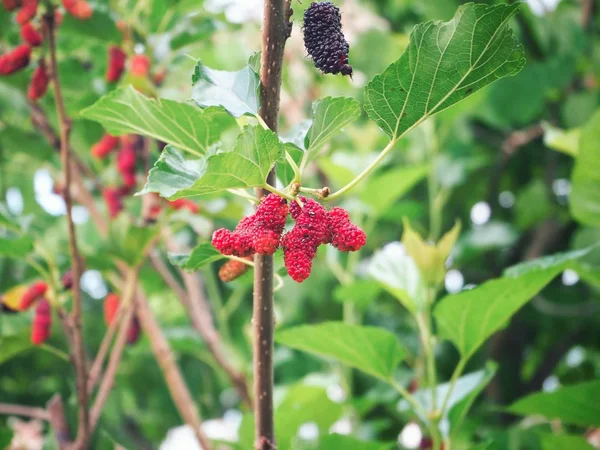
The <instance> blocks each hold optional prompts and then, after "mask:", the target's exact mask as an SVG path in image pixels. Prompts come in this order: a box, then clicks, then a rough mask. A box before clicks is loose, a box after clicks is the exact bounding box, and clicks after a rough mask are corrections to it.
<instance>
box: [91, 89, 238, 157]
mask: <svg viewBox="0 0 600 450" xmlns="http://www.w3.org/2000/svg"><path fill="white" fill-rule="evenodd" d="M81 115H82V116H83V117H85V118H87V119H90V120H95V121H97V122H100V123H101V124H102V126H104V128H106V131H108V132H109V133H110V134H112V135H115V136H121V135H125V134H130V133H133V134H141V135H144V136H149V137H152V138H155V139H158V140H160V141H163V142H166V143H167V144H171V145H174V146H176V147H177V148H179V149H181V150H184V151H186V152H189V153H192V154H193V155H196V156H201V155H203V154H204V153H206V152H207V151H208V148H209V147H210V146H211V145H212V144H214V143H215V142H217V141H218V140H219V138H220V136H221V134H222V133H223V132H224V131H225V130H227V129H230V128H232V127H235V126H236V122H235V120H234V119H233V118H232V117H231V116H229V114H227V113H226V112H225V111H224V110H222V109H219V108H208V109H205V110H200V109H198V108H196V107H195V106H193V105H190V104H187V103H178V102H174V101H172V100H166V99H152V98H148V97H146V96H144V95H143V94H140V93H139V92H137V91H136V90H135V89H133V88H132V87H131V86H129V87H127V88H122V89H116V90H114V91H112V92H111V93H110V94H108V95H106V96H104V97H102V98H101V99H100V100H98V101H97V102H96V103H95V104H93V105H92V106H90V107H89V108H86V109H84V110H83V111H81Z"/></svg>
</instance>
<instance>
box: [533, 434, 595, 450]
mask: <svg viewBox="0 0 600 450" xmlns="http://www.w3.org/2000/svg"><path fill="white" fill-rule="evenodd" d="M540 440H541V441H542V450H594V449H595V447H592V445H591V444H589V443H588V442H587V441H586V440H585V438H584V437H582V436H573V435H568V434H558V435H557V434H542V435H541V436H540Z"/></svg>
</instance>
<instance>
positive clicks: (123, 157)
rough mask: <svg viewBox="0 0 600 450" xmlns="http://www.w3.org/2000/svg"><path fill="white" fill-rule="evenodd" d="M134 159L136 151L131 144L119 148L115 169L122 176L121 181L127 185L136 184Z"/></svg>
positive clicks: (132, 185)
mask: <svg viewBox="0 0 600 450" xmlns="http://www.w3.org/2000/svg"><path fill="white" fill-rule="evenodd" d="M135 160H136V151H135V147H134V146H132V145H126V146H124V147H123V148H121V151H120V152H119V154H118V155H117V169H118V170H119V172H120V173H121V176H122V177H123V182H124V184H125V186H127V187H130V188H131V187H134V186H135V184H136V180H135Z"/></svg>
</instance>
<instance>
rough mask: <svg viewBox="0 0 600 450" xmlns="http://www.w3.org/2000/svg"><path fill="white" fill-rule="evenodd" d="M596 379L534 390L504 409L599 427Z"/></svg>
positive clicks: (598, 389) (599, 416)
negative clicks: (550, 388)
mask: <svg viewBox="0 0 600 450" xmlns="http://www.w3.org/2000/svg"><path fill="white" fill-rule="evenodd" d="M599 398H600V381H598V380H596V381H589V382H586V383H579V384H573V385H570V386H565V387H562V388H560V389H558V390H557V391H555V392H537V393H535V394H531V395H529V396H527V397H525V398H522V399H520V400H517V401H516V402H515V403H513V404H512V405H510V407H509V408H508V411H509V412H511V413H514V414H519V415H540V416H544V417H546V418H547V419H548V420H554V419H559V420H561V421H562V422H564V423H568V424H573V425H581V426H596V427H598V426H600V402H598V399H599Z"/></svg>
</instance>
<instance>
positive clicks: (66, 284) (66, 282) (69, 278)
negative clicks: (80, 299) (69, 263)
mask: <svg viewBox="0 0 600 450" xmlns="http://www.w3.org/2000/svg"><path fill="white" fill-rule="evenodd" d="M60 282H61V284H62V287H63V289H64V290H65V291H68V290H69V289H71V288H72V287H73V271H72V270H71V269H69V270H67V271H66V272H65V273H63V275H62V277H61V279H60Z"/></svg>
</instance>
